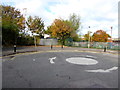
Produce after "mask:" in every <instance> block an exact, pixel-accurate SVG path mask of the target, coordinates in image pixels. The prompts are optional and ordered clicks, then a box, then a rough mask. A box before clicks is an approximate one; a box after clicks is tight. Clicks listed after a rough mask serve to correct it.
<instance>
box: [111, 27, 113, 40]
mask: <svg viewBox="0 0 120 90" xmlns="http://www.w3.org/2000/svg"><path fill="white" fill-rule="evenodd" d="M112 29H113V27H112V26H111V42H112Z"/></svg>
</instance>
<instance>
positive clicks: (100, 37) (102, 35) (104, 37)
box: [92, 30, 111, 42]
mask: <svg viewBox="0 0 120 90" xmlns="http://www.w3.org/2000/svg"><path fill="white" fill-rule="evenodd" d="M110 37H111V36H110V35H109V34H107V33H106V32H105V31H103V30H97V31H96V32H95V33H94V34H93V36H92V41H95V42H107V41H108V38H110Z"/></svg>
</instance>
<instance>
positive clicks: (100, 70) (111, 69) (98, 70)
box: [85, 67, 118, 73]
mask: <svg viewBox="0 0 120 90" xmlns="http://www.w3.org/2000/svg"><path fill="white" fill-rule="evenodd" d="M117 69H118V67H112V68H110V69H107V70H103V69H97V70H85V71H87V72H100V73H108V72H110V71H113V70H117Z"/></svg>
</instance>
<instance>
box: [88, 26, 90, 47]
mask: <svg viewBox="0 0 120 90" xmlns="http://www.w3.org/2000/svg"><path fill="white" fill-rule="evenodd" d="M89 29H90V26H89ZM88 35H89V38H88V48H90V31H88Z"/></svg>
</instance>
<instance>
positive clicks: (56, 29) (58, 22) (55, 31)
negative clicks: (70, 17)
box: [48, 19, 73, 48]
mask: <svg viewBox="0 0 120 90" xmlns="http://www.w3.org/2000/svg"><path fill="white" fill-rule="evenodd" d="M48 29H49V31H48V32H49V33H50V34H51V37H53V38H58V39H59V40H60V42H61V43H62V48H63V45H64V42H65V39H66V38H68V37H70V36H71V32H72V31H73V28H72V27H71V24H70V23H69V22H68V21H64V20H62V19H55V20H54V22H53V23H52V25H51V26H49V27H48Z"/></svg>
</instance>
